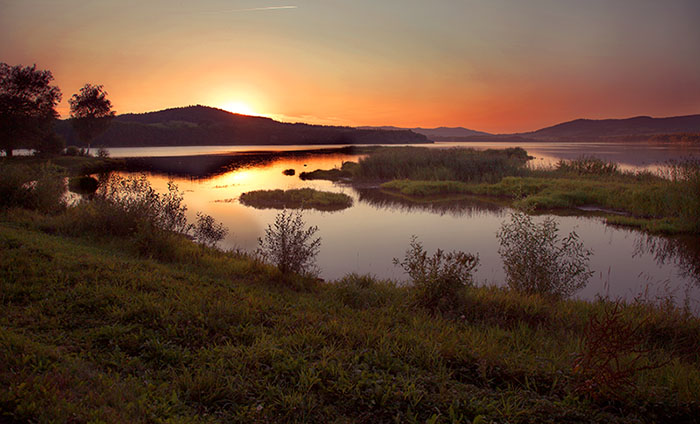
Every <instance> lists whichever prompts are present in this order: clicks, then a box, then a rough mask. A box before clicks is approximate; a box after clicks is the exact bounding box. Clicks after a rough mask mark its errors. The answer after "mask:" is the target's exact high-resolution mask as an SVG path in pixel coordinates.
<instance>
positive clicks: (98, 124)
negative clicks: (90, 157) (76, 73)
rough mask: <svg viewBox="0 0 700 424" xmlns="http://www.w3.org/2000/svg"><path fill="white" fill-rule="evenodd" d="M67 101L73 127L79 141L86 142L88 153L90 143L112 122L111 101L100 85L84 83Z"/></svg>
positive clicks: (113, 113)
mask: <svg viewBox="0 0 700 424" xmlns="http://www.w3.org/2000/svg"><path fill="white" fill-rule="evenodd" d="M68 103H69V104H70V117H71V120H72V124H73V129H74V130H75V132H76V133H77V134H78V138H79V139H80V141H82V142H83V143H85V144H87V154H90V143H91V142H92V141H93V140H94V139H95V138H97V137H98V136H99V135H100V134H102V133H104V132H105V131H106V130H107V128H109V125H110V124H111V123H112V119H113V118H114V115H115V112H114V111H113V110H112V102H110V101H109V99H107V92H106V91H105V90H104V88H103V87H102V86H101V85H92V84H85V85H84V86H83V87H82V88H81V89H80V92H79V93H76V94H73V96H72V97H71V98H70V99H69V100H68Z"/></svg>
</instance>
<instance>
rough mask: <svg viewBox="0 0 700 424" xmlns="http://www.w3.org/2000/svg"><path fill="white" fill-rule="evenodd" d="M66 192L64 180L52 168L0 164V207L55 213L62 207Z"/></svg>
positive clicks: (63, 207)
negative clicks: (35, 168)
mask: <svg viewBox="0 0 700 424" xmlns="http://www.w3.org/2000/svg"><path fill="white" fill-rule="evenodd" d="M65 192H66V183H65V179H64V178H63V176H62V175H61V174H59V173H58V172H57V171H56V170H55V169H53V168H51V167H48V166H41V167H40V168H39V169H38V170H32V169H30V168H29V167H26V166H21V165H0V207H19V208H25V209H31V210H38V211H41V212H44V213H57V212H60V211H62V210H63V209H65V206H66V203H65V200H64V194H65Z"/></svg>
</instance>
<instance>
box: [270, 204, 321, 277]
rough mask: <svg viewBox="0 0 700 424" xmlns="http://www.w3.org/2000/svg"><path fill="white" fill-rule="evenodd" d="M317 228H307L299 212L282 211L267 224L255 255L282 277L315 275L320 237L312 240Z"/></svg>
mask: <svg viewBox="0 0 700 424" xmlns="http://www.w3.org/2000/svg"><path fill="white" fill-rule="evenodd" d="M317 231H318V227H316V226H313V227H309V228H306V224H305V223H304V220H303V219H302V215H301V212H299V211H287V210H283V211H282V212H280V213H279V214H277V216H276V217H275V222H274V224H272V225H268V226H267V229H266V230H265V238H259V239H258V244H259V249H258V253H259V254H260V255H261V256H262V258H263V259H264V260H267V261H270V262H272V263H273V264H275V265H276V266H277V268H279V270H280V272H282V274H288V273H297V274H310V275H314V274H316V273H317V272H316V269H315V260H316V255H318V252H319V249H320V247H321V238H320V237H319V238H314V235H315V234H316V232H317Z"/></svg>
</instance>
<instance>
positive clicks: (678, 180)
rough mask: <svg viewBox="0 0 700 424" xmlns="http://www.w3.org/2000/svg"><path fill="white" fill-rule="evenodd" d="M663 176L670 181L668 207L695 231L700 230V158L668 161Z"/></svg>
mask: <svg viewBox="0 0 700 424" xmlns="http://www.w3.org/2000/svg"><path fill="white" fill-rule="evenodd" d="M662 176H664V177H665V179H666V180H668V181H669V183H668V184H669V187H668V192H669V197H670V198H669V199H667V202H666V203H667V207H670V208H672V209H674V210H676V211H677V213H678V216H679V217H680V218H681V219H682V220H683V222H685V223H686V225H687V226H688V227H689V228H690V229H691V230H692V231H694V232H700V159H686V160H682V161H671V162H669V163H667V165H666V167H665V168H664V170H663V172H662Z"/></svg>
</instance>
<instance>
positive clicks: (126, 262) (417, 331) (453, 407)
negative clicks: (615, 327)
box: [0, 211, 700, 423]
mask: <svg viewBox="0 0 700 424" xmlns="http://www.w3.org/2000/svg"><path fill="white" fill-rule="evenodd" d="M37 225H38V226H40V227H42V228H43V231H39V230H38V229H37ZM51 228H52V227H51V224H50V222H49V221H47V220H45V219H44V218H43V217H41V216H38V215H35V214H34V213H30V212H19V211H9V212H7V213H6V214H5V215H4V216H3V217H2V223H0V253H1V254H0V273H1V275H2V279H1V280H0V281H1V285H2V286H1V287H0V288H1V290H0V293H1V295H0V302H2V310H3V313H2V314H0V340H1V341H2V343H0V346H2V348H1V349H0V411H2V414H3V415H2V416H4V417H6V418H7V417H9V418H11V419H15V420H18V421H24V420H27V421H39V422H48V421H61V422H65V421H76V422H87V421H106V422H126V421H128V422H154V421H155V422H161V421H169V422H221V421H245V422H270V421H273V420H275V421H283V422H287V421H304V422H328V421H335V422H373V423H375V422H395V421H399V422H428V421H429V422H492V421H495V422H522V423H526V422H562V421H566V422H653V421H656V422H659V421H665V422H695V420H696V419H697V417H698V414H700V406H699V405H698V403H697V400H698V399H699V398H700V392H699V390H700V389H699V388H700V368H699V366H698V364H699V361H700V358H699V357H698V352H697V349H696V348H697V345H698V343H700V322H699V321H698V320H697V319H696V318H692V317H689V316H687V315H683V314H682V313H680V312H678V311H675V310H673V309H659V308H658V307H652V306H648V305H642V304H638V305H633V306H627V307H624V308H623V309H622V313H621V314H620V316H619V319H620V320H621V323H630V324H631V325H632V326H634V327H635V328H638V329H637V330H635V331H634V332H632V333H629V334H628V338H632V339H633V344H634V346H637V347H640V348H641V351H642V352H643V354H641V356H640V358H641V359H639V361H642V363H644V364H647V363H654V364H657V365H659V367H653V368H652V369H648V370H643V371H639V372H636V373H634V374H633V375H632V378H631V380H630V385H624V387H621V388H619V390H620V391H621V392H620V393H622V392H624V396H619V395H620V393H617V394H615V393H613V392H611V391H609V390H608V389H607V388H605V387H599V388H594V389H593V390H592V391H591V392H590V393H589V392H588V391H586V390H582V389H581V387H582V386H581V385H580V381H581V378H582V377H581V375H582V374H580V371H579V370H577V369H576V368H575V365H574V361H573V360H572V358H573V357H574V355H576V354H581V353H582V352H586V351H587V349H590V347H591V346H588V345H587V340H592V339H591V338H590V334H589V332H590V330H589V329H588V327H589V325H588V323H589V320H590V318H591V317H595V316H604V315H605V314H604V313H605V311H609V310H610V305H609V304H606V303H605V302H597V303H588V302H581V301H558V302H553V301H551V300H547V299H544V298H541V297H537V296H525V295H519V294H516V293H514V292H510V291H507V290H503V289H496V288H475V289H471V290H470V291H469V292H468V294H467V297H466V302H465V304H464V305H463V310H462V314H461V315H457V316H455V317H453V318H447V317H440V316H435V315H431V314H429V313H428V312H427V311H424V310H421V309H416V308H415V307H413V306H411V303H410V301H409V300H410V299H411V296H412V294H411V289H410V288H398V287H395V286H394V285H392V284H391V283H388V282H381V281H376V280H374V279H372V278H367V277H358V276H348V277H346V278H345V279H343V280H342V281H339V282H337V283H334V284H324V283H311V282H307V283H306V284H303V285H295V284H292V285H289V283H281V282H280V279H279V275H278V274H277V272H276V271H275V270H274V269H272V268H270V267H268V266H266V265H263V264H260V263H258V262H255V261H254V260H252V259H250V258H248V257H246V256H244V255H240V254H234V253H223V252H220V251H217V250H214V249H209V248H205V247H203V246H199V245H194V244H193V243H191V242H190V241H188V240H185V239H180V241H179V242H177V243H181V244H182V246H180V247H179V248H178V249H176V250H177V251H178V252H181V253H180V254H179V255H178V256H177V257H176V258H173V259H172V260H171V261H169V262H159V261H155V260H152V259H146V258H144V257H143V256H142V255H140V254H139V250H138V249H137V248H135V247H134V245H133V243H132V242H131V241H130V240H129V239H124V238H116V239H110V240H109V241H108V242H107V241H102V242H100V241H95V240H92V241H91V240H90V239H85V238H80V237H79V238H70V237H65V236H60V235H55V234H50V233H51V232H55V230H51ZM47 231H48V233H47ZM302 287H305V288H302ZM618 324H620V323H618ZM621 328H626V327H624V326H622V327H621ZM627 341H628V342H629V340H627ZM634 355H635V353H633V352H632V351H623V352H622V357H621V358H620V359H621V360H623V361H628V360H630V359H633V358H634Z"/></svg>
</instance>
